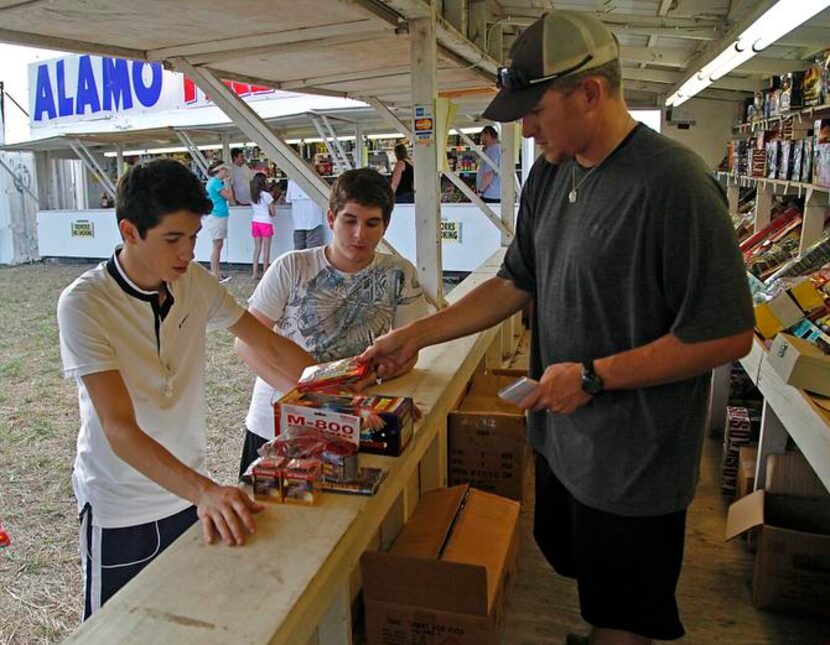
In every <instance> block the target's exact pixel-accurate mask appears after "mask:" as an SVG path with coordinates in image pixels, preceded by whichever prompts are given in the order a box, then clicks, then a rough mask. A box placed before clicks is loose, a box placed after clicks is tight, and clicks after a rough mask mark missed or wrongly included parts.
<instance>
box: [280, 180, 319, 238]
mask: <svg viewBox="0 0 830 645" xmlns="http://www.w3.org/2000/svg"><path fill="white" fill-rule="evenodd" d="M285 201H286V203H288V204H291V218H292V219H293V220H294V250H296V251H299V250H301V249H311V248H314V247H315V246H322V245H323V209H322V208H320V207H319V206H318V205H317V204H316V202H314V201H313V200H312V199H311V197H309V196H308V195H307V194H306V193H305V191H304V190H303V189H302V188H300V187H299V185H297V182H295V181H293V180H290V179H289V180H288V188H287V189H286V191H285Z"/></svg>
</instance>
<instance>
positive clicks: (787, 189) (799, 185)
mask: <svg viewBox="0 0 830 645" xmlns="http://www.w3.org/2000/svg"><path fill="white" fill-rule="evenodd" d="M717 175H718V177H721V178H723V179H726V180H728V181H732V182H735V184H736V185H738V186H740V187H741V188H748V187H750V186H758V185H760V186H772V187H773V190H775V189H779V190H778V191H777V192H778V194H781V195H786V194H790V193H794V194H796V195H798V196H799V197H801V196H803V195H804V194H806V192H807V191H808V190H814V191H817V192H820V193H830V186H819V185H818V184H806V183H803V182H800V181H788V180H786V179H768V178H767V177H750V176H748V175H736V174H735V173H731V172H726V171H723V170H718V171H717ZM828 204H830V199H828Z"/></svg>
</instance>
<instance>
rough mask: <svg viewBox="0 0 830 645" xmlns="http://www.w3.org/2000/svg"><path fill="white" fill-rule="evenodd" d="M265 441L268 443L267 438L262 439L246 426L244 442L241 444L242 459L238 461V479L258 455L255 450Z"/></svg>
mask: <svg viewBox="0 0 830 645" xmlns="http://www.w3.org/2000/svg"><path fill="white" fill-rule="evenodd" d="M265 443H268V440H267V439H263V438H262V437H260V436H259V435H258V434H254V433H253V432H251V431H250V430H248V429H247V428H246V429H245V442H244V443H243V444H242V459H241V460H240V462H239V479H242V475H244V474H245V471H246V470H248V466H250V465H251V464H252V463H253V462H254V460H255V459H257V457H259V452H257V451H258V450H259V448H260V446H262V445H263V444H265Z"/></svg>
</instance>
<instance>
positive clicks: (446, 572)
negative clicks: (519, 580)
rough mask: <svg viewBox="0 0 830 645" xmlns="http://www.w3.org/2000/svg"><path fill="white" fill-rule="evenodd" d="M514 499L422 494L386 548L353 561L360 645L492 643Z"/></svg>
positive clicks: (510, 573) (510, 565) (513, 556)
mask: <svg viewBox="0 0 830 645" xmlns="http://www.w3.org/2000/svg"><path fill="white" fill-rule="evenodd" d="M518 521H519V504H518V503H517V502H514V501H511V500H508V499H504V498H503V497H498V496H496V495H490V494H489V493H484V492H482V491H478V490H475V489H470V488H468V487H467V486H455V487H453V488H447V489H443V490H437V491H433V492H430V493H427V494H426V495H424V496H423V497H422V498H421V500H420V502H419V503H418V506H417V507H416V508H415V512H414V513H413V514H412V516H411V517H410V518H409V521H408V522H407V523H406V525H405V526H404V527H403V529H401V532H400V534H399V535H398V537H397V539H396V540H395V542H394V543H393V545H392V547H391V548H390V549H389V551H387V552H384V553H381V552H376V551H368V552H366V553H364V554H363V556H362V557H361V560H360V564H361V570H362V574H363V597H364V601H365V605H366V637H367V641H368V645H400V644H402V643H418V644H419V645H445V644H449V643H452V644H453V645H497V644H498V643H500V637H501V632H502V628H503V625H504V619H505V614H506V610H507V607H506V604H507V593H508V590H509V588H510V585H511V582H512V580H513V578H514V577H515V572H516V563H517V551H518V530H517V529H518Z"/></svg>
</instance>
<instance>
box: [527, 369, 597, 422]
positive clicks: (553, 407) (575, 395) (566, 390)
mask: <svg viewBox="0 0 830 645" xmlns="http://www.w3.org/2000/svg"><path fill="white" fill-rule="evenodd" d="M590 400H591V395H590V394H587V393H585V391H584V390H583V389H582V365H580V364H579V363H555V364H554V365H549V366H548V368H547V369H546V370H545V373H544V374H542V378H541V379H539V387H537V388H536V389H535V390H534V391H533V392H531V393H530V394H528V395H527V396H526V397H525V398H524V399H522V401H521V403H519V406H520V407H522V408H524V409H525V410H532V411H533V412H539V411H540V410H545V409H547V410H550V411H551V412H555V413H556V414H570V413H571V412H573V411H574V410H576V409H577V408H580V407H582V406H583V405H585V404H586V403H588V402H589V401H590Z"/></svg>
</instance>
